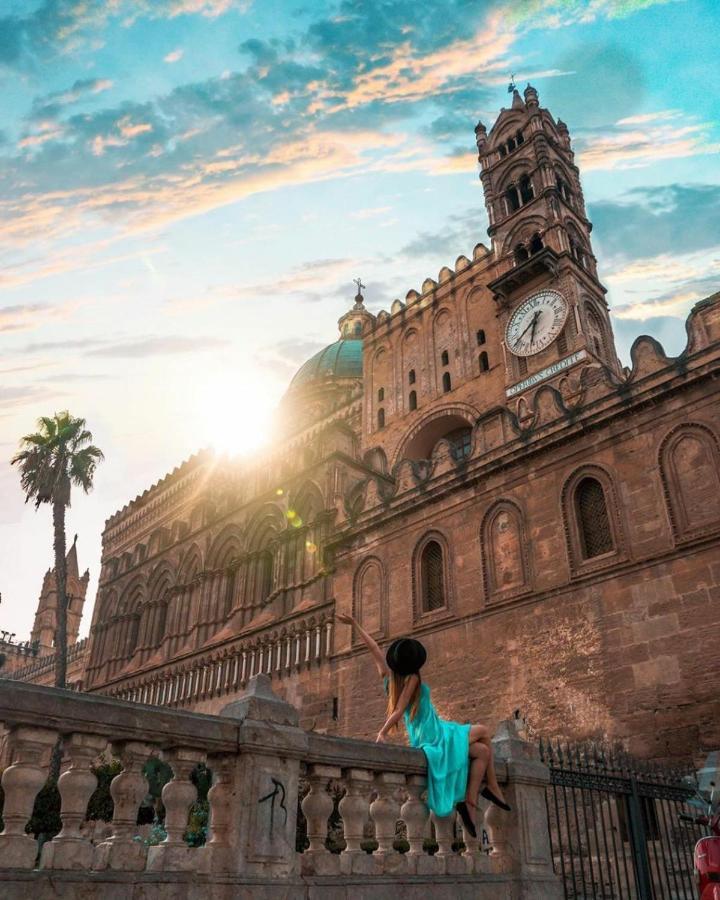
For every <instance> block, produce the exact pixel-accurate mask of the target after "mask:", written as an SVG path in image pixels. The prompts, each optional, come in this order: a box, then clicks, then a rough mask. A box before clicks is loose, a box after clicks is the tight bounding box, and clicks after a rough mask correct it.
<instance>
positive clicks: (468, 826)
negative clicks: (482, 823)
mask: <svg viewBox="0 0 720 900" xmlns="http://www.w3.org/2000/svg"><path fill="white" fill-rule="evenodd" d="M455 809H456V810H457V811H458V812H459V813H460V818H461V819H462V820H463V825H464V826H465V830H466V831H467V833H468V834H469V835H470V837H471V838H473V839H477V831H476V830H475V825H474V824H473V820H472V819H471V818H470V810H469V809H468V806H467V803H466V802H465V801H464V800H461V801H460V802H459V803H456V804H455Z"/></svg>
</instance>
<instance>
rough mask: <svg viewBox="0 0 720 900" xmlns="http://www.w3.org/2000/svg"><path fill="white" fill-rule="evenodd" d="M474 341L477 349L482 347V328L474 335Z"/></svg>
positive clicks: (483, 338)
mask: <svg viewBox="0 0 720 900" xmlns="http://www.w3.org/2000/svg"><path fill="white" fill-rule="evenodd" d="M475 340H476V341H477V344H478V347H482V345H483V344H484V343H485V332H484V331H483V329H482V328H481V329H480V330H479V331H477V332H476V333H475Z"/></svg>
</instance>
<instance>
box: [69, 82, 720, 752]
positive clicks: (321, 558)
mask: <svg viewBox="0 0 720 900" xmlns="http://www.w3.org/2000/svg"><path fill="white" fill-rule="evenodd" d="M519 133H522V135H523V140H522V142H520V143H519V144H517V143H516V145H515V146H514V147H511V149H510V150H508V146H510V145H509V143H508V142H509V141H510V140H511V139H512V140H513V141H517V137H512V136H517V135H518V134H519ZM476 136H477V141H478V150H479V158H480V165H481V179H482V182H483V189H484V192H485V200H486V205H487V206H488V211H489V214H490V222H491V227H490V231H489V234H490V237H491V247H490V248H487V247H485V246H484V245H482V244H478V245H477V246H476V248H475V250H474V252H473V254H472V259H469V258H466V257H465V256H460V257H458V259H457V261H456V263H455V265H454V266H453V268H452V269H451V268H448V267H444V268H443V269H442V270H441V271H440V273H439V274H438V279H437V280H434V279H427V280H426V281H425V282H424V284H423V285H422V291H421V292H416V291H411V292H409V293H408V295H407V297H406V298H405V301H403V302H401V301H399V300H398V301H395V302H394V303H393V304H392V308H391V310H390V312H381V313H379V314H378V315H377V316H374V315H372V314H370V313H369V312H368V311H367V310H366V309H365V307H364V302H363V297H362V294H361V293H358V295H357V297H356V298H355V305H354V306H353V308H352V309H351V310H350V311H349V312H348V313H346V314H345V316H343V317H342V318H341V319H340V322H339V325H340V336H341V339H340V340H339V341H338V342H337V343H336V344H334V345H331V347H329V348H327V351H323V352H324V353H325V356H323V360H324V361H325V362H323V366H320V367H316V369H317V371H316V373H315V375H314V376H313V378H310V379H307V378H306V379H305V380H304V381H302V383H300V382H299V381H295V382H293V385H291V387H290V389H289V390H288V393H287V395H286V397H285V399H284V401H283V404H282V407H281V412H282V416H281V420H282V422H283V427H284V429H285V431H284V435H283V439H282V440H281V441H278V442H277V445H276V447H275V448H274V449H273V450H272V452H268V453H267V454H266V455H264V456H262V457H261V458H259V459H258V460H256V461H254V462H250V463H243V464H242V465H241V464H230V463H226V464H222V465H219V464H218V463H217V461H216V460H213V459H212V458H210V457H208V456H207V455H206V454H199V455H198V456H196V457H193V458H192V459H191V460H189V461H187V462H186V463H184V464H183V465H182V466H180V467H178V469H176V470H175V471H174V472H172V473H170V474H168V475H167V476H166V477H165V478H163V479H162V480H161V481H160V482H158V483H157V484H156V485H154V486H153V487H151V488H150V489H148V490H147V491H145V492H144V493H143V494H142V495H141V496H139V497H137V498H136V499H135V500H133V501H131V502H130V503H128V505H127V506H126V507H125V508H124V509H122V510H121V511H120V512H118V513H117V514H115V515H114V516H112V517H111V518H110V519H109V520H108V522H107V523H106V529H105V532H104V535H103V562H102V571H101V575H100V585H99V589H98V597H97V602H96V605H95V611H94V614H93V623H92V628H91V636H90V645H89V650H88V654H87V668H86V672H85V678H84V683H85V685H86V687H87V688H88V689H89V690H94V691H101V692H105V693H110V694H113V695H117V696H123V697H130V698H134V699H141V700H144V701H145V702H161V703H165V704H169V705H181V706H187V707H190V708H193V709H196V710H198V711H207V712H217V711H219V710H220V709H221V708H222V707H223V706H224V705H225V704H226V703H227V702H229V700H231V699H232V697H233V696H234V695H235V693H236V692H237V690H239V689H240V688H241V687H242V683H243V678H244V677H245V676H243V675H242V674H241V673H242V672H245V670H246V667H247V668H248V670H250V669H253V667H256V668H255V669H254V671H257V667H262V669H263V671H269V672H270V674H272V675H273V678H274V687H275V690H277V691H278V692H279V693H281V694H283V695H284V696H285V697H286V698H287V699H288V700H290V701H291V702H293V703H294V704H296V705H298V706H299V707H300V709H301V715H302V724H303V725H304V726H305V727H309V728H315V729H317V730H321V731H327V732H331V733H341V734H347V735H352V736H363V737H373V736H374V735H375V734H376V732H377V730H378V729H379V726H380V724H381V722H382V715H383V704H384V699H383V695H382V690H381V687H380V685H379V683H378V681H377V675H376V673H375V671H374V668H373V666H372V665H371V663H370V660H369V657H368V654H367V652H365V651H364V650H363V649H362V648H361V647H360V646H358V645H357V643H352V641H351V636H350V634H349V629H348V628H347V627H346V626H343V625H340V624H336V625H335V624H333V615H334V611H335V610H336V609H337V610H339V611H343V612H351V611H352V612H354V614H355V615H357V616H358V617H359V618H360V619H361V621H362V622H363V623H364V624H365V626H366V627H367V628H368V630H370V631H371V632H372V633H374V634H375V635H376V636H377V638H378V639H379V640H380V641H382V642H386V641H389V640H390V639H392V638H394V637H396V636H398V635H402V634H415V635H417V636H418V637H419V638H421V639H422V640H423V641H424V642H425V643H426V644H427V648H428V653H429V659H428V664H427V667H426V670H425V671H424V675H425V677H426V678H427V680H428V681H429V682H430V684H431V686H432V688H433V693H434V697H435V700H436V703H437V705H438V708H439V710H440V712H441V713H442V714H443V715H445V716H448V717H452V718H455V719H458V720H460V721H473V722H474V721H480V722H485V723H489V724H490V725H491V726H492V725H494V724H495V723H497V722H498V721H499V720H501V719H503V718H506V717H507V716H508V715H509V714H511V713H512V712H513V711H514V710H516V709H517V710H520V711H521V713H522V714H523V715H524V716H525V717H526V718H527V720H528V723H529V725H530V726H531V727H532V728H534V729H535V731H536V732H538V733H542V734H544V735H546V736H562V737H568V738H571V737H572V738H582V737H602V738H605V739H608V740H617V741H621V742H623V743H624V744H625V746H626V747H627V748H628V749H629V750H630V751H631V752H633V753H636V754H639V755H641V756H646V757H654V758H667V757H687V756H688V755H694V756H698V755H700V754H702V753H703V752H705V751H707V750H710V749H714V748H717V747H718V746H720V725H719V723H720V701H719V699H718V691H717V684H718V678H719V676H720V662H718V660H719V659H720V657H719V656H718V653H717V647H718V645H719V642H720V504H719V503H718V502H717V498H718V496H719V495H720V392H719V389H718V384H719V382H718V372H719V371H720V294H715V295H714V296H712V297H710V298H708V299H707V300H704V301H701V302H700V303H698V304H696V306H695V308H694V309H693V311H692V313H691V315H690V317H689V319H688V321H687V324H686V328H687V333H688V344H687V347H686V349H685V351H684V352H683V353H682V354H681V355H680V356H679V357H677V358H668V357H667V356H666V355H665V353H664V351H663V349H662V347H660V345H659V344H658V343H657V342H656V341H655V340H653V339H652V338H649V337H641V338H639V339H638V340H637V341H636V342H635V344H634V345H633V348H632V352H631V355H632V365H631V367H630V368H623V367H622V366H621V365H620V363H619V361H618V359H617V356H616V353H615V349H614V341H613V337H612V328H611V324H610V318H609V314H608V307H607V304H606V303H605V299H604V293H605V291H604V288H603V286H602V284H601V283H600V281H599V280H598V274H597V269H596V264H595V258H594V256H593V253H592V246H591V243H590V223H589V222H588V221H587V218H586V213H585V207H584V201H583V197H582V189H581V185H580V180H579V172H578V170H577V167H576V166H575V165H574V157H573V154H572V149H571V145H570V138H569V135H568V133H567V129H566V127H565V126H564V125H563V123H562V122H561V121H560V120H555V119H554V118H553V117H552V116H551V115H550V113H549V112H548V111H547V110H545V109H543V108H541V107H540V106H539V103H538V98H537V94H536V92H535V91H534V90H533V89H532V88H528V89H527V90H526V92H525V97H524V100H523V99H522V98H520V96H519V95H518V94H517V93H516V94H515V95H514V96H513V101H512V107H511V109H509V110H503V111H502V112H501V113H500V116H499V118H498V120H497V122H496V123H495V125H494V126H493V128H492V129H491V130H490V132H489V134H488V133H487V132H486V130H485V128H484V126H482V125H478V128H477V129H476ZM526 178H527V179H529V180H530V182H531V187H530V188H528V186H527V185H528V182H527V180H525V179H526ZM520 188H522V191H521V193H522V192H524V194H523V196H524V200H523V202H522V203H521V204H520V205H519V206H518V207H515V205H514V204H515V202H516V201H517V197H518V196H520V195H519V194H516V193H513V192H514V191H515V192H516V191H518V190H520ZM517 202H519V201H517ZM543 290H550V291H552V292H555V293H556V294H560V295H561V297H562V298H563V302H564V303H565V307H566V313H567V316H566V319H565V320H564V324H563V325H562V328H561V330H560V331H559V333H558V334H557V335H556V336H555V337H554V338H553V340H551V341H550V343H549V344H548V345H547V346H546V347H545V348H543V349H541V350H538V351H537V352H533V353H530V354H529V355H527V356H523V355H522V354H518V353H515V352H511V350H510V349H509V347H508V340H507V338H506V334H507V331H506V329H507V323H508V321H509V320H510V317H511V316H512V315H513V314H514V312H515V311H517V310H518V309H519V308H520V307H521V306H522V305H523V304H525V303H526V302H527V301H528V300H532V299H533V298H534V297H537V295H538V293H539V292H541V291H543ZM534 333H535V332H534V330H533V332H532V334H531V339H532V338H533V335H534ZM350 339H356V340H362V364H361V365H360V362H359V360H358V363H357V368H355V369H353V365H354V363H353V362H352V359H351V357H350V356H346V357H345V358H344V359H345V361H344V363H343V367H340V364H339V363H338V362H337V361H338V360H340V359H341V357H342V353H343V352H344V348H345V349H347V346H348V345H345V344H344V343H343V342H344V341H347V340H350ZM483 354H484V356H483ZM572 354H579V355H578V357H577V360H578V361H577V363H576V364H574V365H573V366H572V367H571V368H569V369H567V370H560V371H557V372H556V373H555V374H553V375H551V376H550V377H548V378H547V379H544V380H543V381H542V382H540V383H538V384H532V385H531V386H529V387H528V388H527V389H524V390H522V391H519V392H518V393H517V394H513V395H512V396H510V397H508V389H509V388H510V387H512V386H513V385H515V384H517V383H518V382H522V381H523V379H528V378H530V377H531V376H532V375H533V374H537V373H538V372H544V371H545V370H547V369H548V368H549V367H551V366H553V365H554V364H555V363H557V362H558V361H561V360H563V359H567V357H568V356H570V355H572ZM327 360H330V362H327ZM332 360H335V363H332ZM446 375H447V376H448V378H449V381H448V378H445V376H446ZM411 392H412V393H413V394H414V396H413V397H412V398H411ZM381 411H382V415H380V413H381ZM588 486H589V487H588ZM583 491H586V493H585V494H583ZM587 491H589V493H587ZM581 497H586V498H587V497H589V498H590V499H589V500H587V502H586V501H585V500H581ZM590 503H592V504H593V505H592V506H588V505H587V504H590ZM584 504H585V505H584ZM588 509H589V510H590V512H588ZM589 541H590V544H589V543H588V542H589ZM592 541H596V542H597V541H599V542H600V543H599V544H597V546H596V545H592V546H591V544H592ZM431 543H432V544H433V553H435V554H438V553H440V554H442V560H441V563H440V567H441V581H442V589H441V590H440V593H439V594H437V591H436V594H437V596H436V599H438V597H439V600H438V602H437V603H436V604H435V605H436V606H437V608H428V589H427V577H426V576H427V570H426V569H425V568H423V566H424V565H425V563H424V562H423V560H425V559H426V558H427V554H426V552H425V551H426V550H427V548H428V547H429V545H430V544H431ZM428 552H429V551H428ZM437 571H440V570H437ZM436 574H437V572H436ZM433 602H434V601H433ZM398 739H400V738H398Z"/></svg>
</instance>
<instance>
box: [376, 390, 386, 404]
mask: <svg viewBox="0 0 720 900" xmlns="http://www.w3.org/2000/svg"><path fill="white" fill-rule="evenodd" d="M384 399H385V388H380V390H379V391H378V403H382V402H383V400H384Z"/></svg>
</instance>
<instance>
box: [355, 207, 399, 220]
mask: <svg viewBox="0 0 720 900" xmlns="http://www.w3.org/2000/svg"><path fill="white" fill-rule="evenodd" d="M391 209H392V206H371V207H368V208H367V209H356V210H354V211H353V212H351V213H350V218H351V219H374V218H376V217H377V216H383V215H385V213H387V212H390V210H391Z"/></svg>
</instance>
